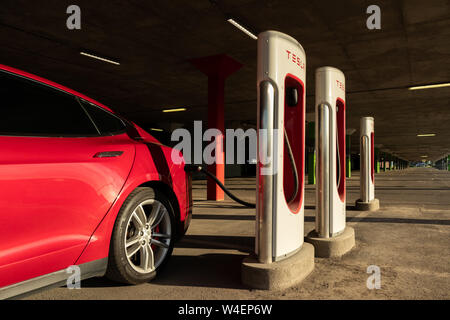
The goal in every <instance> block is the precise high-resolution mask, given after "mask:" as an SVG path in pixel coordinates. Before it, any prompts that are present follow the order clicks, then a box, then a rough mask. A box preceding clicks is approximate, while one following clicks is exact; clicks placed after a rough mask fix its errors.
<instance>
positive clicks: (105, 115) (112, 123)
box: [80, 99, 126, 135]
mask: <svg viewBox="0 0 450 320" xmlns="http://www.w3.org/2000/svg"><path fill="white" fill-rule="evenodd" d="M80 102H81V103H82V104H83V107H84V108H85V109H86V111H87V112H88V113H89V115H90V116H91V119H92V121H94V123H95V125H96V126H97V129H98V130H99V131H100V133H101V134H102V135H114V134H118V133H122V132H124V131H125V129H126V125H125V123H124V122H123V121H122V120H121V119H119V118H118V117H117V116H115V115H113V114H112V113H110V112H108V111H107V110H105V109H103V108H100V107H98V106H96V105H95V104H92V103H90V102H88V101H85V100H82V99H80Z"/></svg>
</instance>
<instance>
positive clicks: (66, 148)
mask: <svg viewBox="0 0 450 320" xmlns="http://www.w3.org/2000/svg"><path fill="white" fill-rule="evenodd" d="M0 111H1V112H0V298H9V297H14V296H19V295H22V294H24V293H29V292H32V291H34V290H37V289H41V288H44V287H49V286H55V285H64V284H65V283H66V281H67V279H68V277H69V276H70V275H71V273H69V272H68V267H70V266H73V265H76V266H78V267H79V269H78V268H76V267H72V268H71V269H69V270H74V268H75V269H77V270H78V271H79V272H80V273H79V275H80V277H81V279H86V278H89V277H95V276H103V275H105V274H106V276H107V277H108V278H110V279H113V280H115V281H119V282H123V283H130V284H136V283H141V282H146V281H149V280H151V279H152V278H153V277H154V276H155V274H156V273H157V272H158V270H160V269H161V268H162V267H163V266H164V265H165V263H166V262H167V259H168V258H169V257H170V255H171V253H172V249H173V245H174V242H175V241H176V240H177V239H179V238H180V237H181V236H182V235H183V234H184V232H186V229H187V228H188V225H189V223H190V219H191V208H192V198H191V186H190V176H189V173H186V172H185V170H184V161H183V159H182V156H181V154H179V153H174V154H177V155H178V157H179V158H178V159H177V160H176V161H174V160H175V159H172V158H173V157H172V151H173V150H172V149H171V148H169V147H166V146H164V145H161V144H160V143H159V142H158V141H157V140H156V139H155V138H153V137H152V136H151V135H150V134H148V133H146V132H145V131H144V130H143V129H141V128H140V127H138V126H137V125H135V124H134V123H131V122H129V121H127V120H125V119H123V118H121V117H119V116H118V115H116V114H114V112H112V111H111V110H110V109H109V108H107V107H106V106H104V105H102V104H100V103H98V102H96V101H94V100H92V99H90V98H88V97H86V96H84V95H82V94H80V93H77V92H75V91H73V90H70V89H68V88H65V87H63V86H61V85H58V84H56V83H53V82H50V81H48V80H45V79H42V78H39V77H37V76H34V75H31V74H28V73H25V72H23V71H20V70H17V69H13V68H10V67H7V66H3V65H0Z"/></svg>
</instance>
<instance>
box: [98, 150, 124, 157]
mask: <svg viewBox="0 0 450 320" xmlns="http://www.w3.org/2000/svg"><path fill="white" fill-rule="evenodd" d="M122 154H123V151H103V152H97V153H96V154H95V155H94V158H115V157H120V156H121V155H122Z"/></svg>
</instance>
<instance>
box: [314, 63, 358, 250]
mask: <svg viewBox="0 0 450 320" xmlns="http://www.w3.org/2000/svg"><path fill="white" fill-rule="evenodd" d="M345 107H346V105H345V77H344V74H343V73H342V71H340V70H338V69H336V68H333V67H322V68H319V69H317V70H316V102H315V111H316V134H315V139H316V152H317V162H316V179H317V183H316V227H315V230H313V231H312V232H310V233H309V234H308V236H307V238H306V240H307V241H308V242H310V243H312V244H313V245H314V248H315V253H316V256H318V257H336V256H341V255H343V254H345V253H346V252H348V251H349V250H350V249H351V248H352V247H353V246H354V244H355V234H354V230H353V229H352V228H350V227H347V228H346V221H345V218H346V214H345V208H346V194H345V170H346V168H345V167H346V166H345V164H346V163H345V161H346V147H345V134H346V127H345Z"/></svg>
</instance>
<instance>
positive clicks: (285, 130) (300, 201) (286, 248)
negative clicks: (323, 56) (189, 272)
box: [242, 31, 314, 289]
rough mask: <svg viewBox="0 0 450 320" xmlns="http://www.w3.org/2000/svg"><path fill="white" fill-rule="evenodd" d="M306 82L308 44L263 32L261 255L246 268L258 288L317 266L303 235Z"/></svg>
mask: <svg viewBox="0 0 450 320" xmlns="http://www.w3.org/2000/svg"><path fill="white" fill-rule="evenodd" d="M305 82H306V56H305V51H304V50H303V48H302V46H301V45H300V44H299V43H298V42H297V41H296V40H295V39H294V38H292V37H290V36H288V35H286V34H283V33H280V32H276V31H266V32H262V33H261V34H259V36H258V67H257V90H258V115H257V117H258V165H257V168H258V172H257V194H256V241H255V253H256V256H254V257H250V258H247V259H245V260H244V262H243V268H242V280H243V282H244V283H245V284H247V285H249V286H251V287H254V288H259V289H281V288H286V287H288V286H290V285H293V284H295V283H297V282H299V281H301V280H302V279H304V278H305V277H306V276H307V275H308V274H309V273H310V272H311V271H312V270H313V268H314V249H313V247H312V246H311V245H310V244H307V243H305V244H304V240H303V239H304V171H305V170H304V155H305V154H304V153H305V90H306V88H305Z"/></svg>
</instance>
